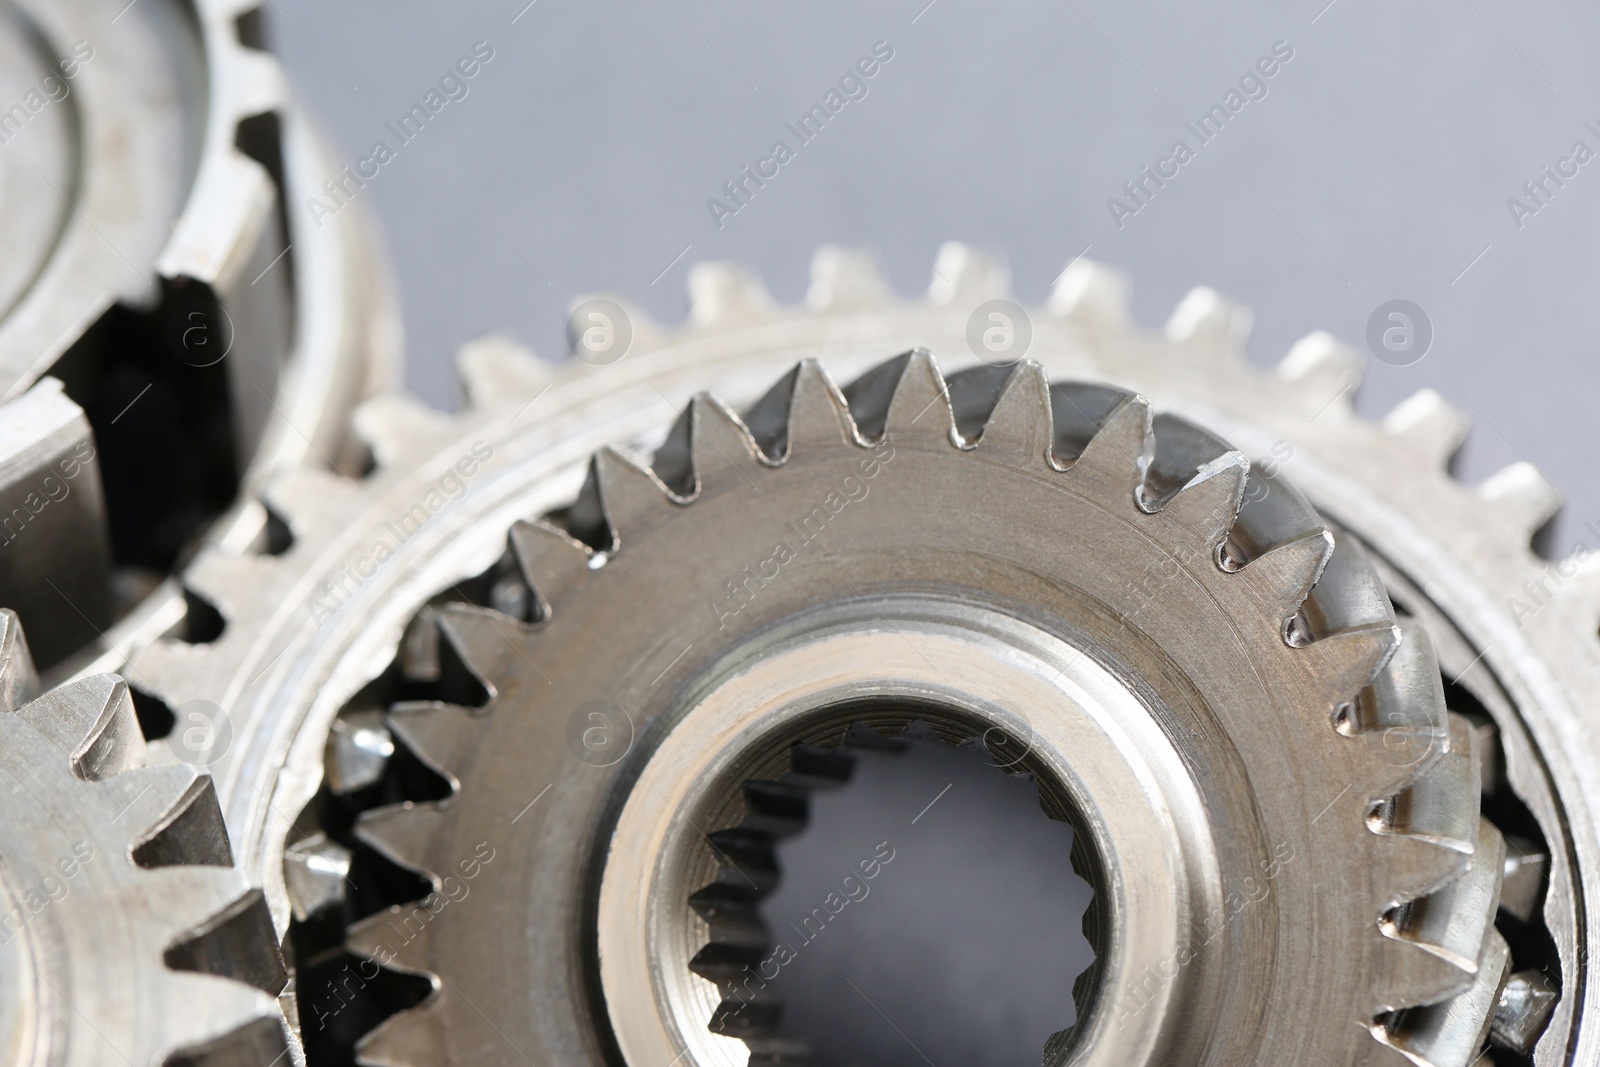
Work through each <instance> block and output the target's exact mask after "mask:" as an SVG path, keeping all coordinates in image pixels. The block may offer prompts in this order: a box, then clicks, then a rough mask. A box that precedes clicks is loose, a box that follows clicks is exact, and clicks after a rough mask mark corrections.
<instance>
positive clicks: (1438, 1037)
mask: <svg viewBox="0 0 1600 1067" xmlns="http://www.w3.org/2000/svg"><path fill="white" fill-rule="evenodd" d="M1510 969H1511V948H1510V946H1509V945H1507V944H1506V940H1505V938H1503V937H1501V936H1500V934H1499V933H1498V932H1495V931H1491V932H1490V935H1489V939H1488V942H1487V943H1486V944H1485V945H1484V950H1483V958H1482V959H1481V960H1480V961H1479V963H1478V969H1477V972H1476V974H1475V975H1474V977H1473V980H1472V985H1471V986H1470V987H1469V988H1468V989H1467V990H1466V991H1464V992H1462V993H1458V994H1456V995H1455V996H1453V997H1451V998H1449V999H1448V1000H1444V1001H1441V1002H1440V1003H1437V1004H1429V1005H1425V1006H1423V1007H1419V1008H1415V1009H1413V1010H1411V1011H1409V1012H1407V1013H1405V1015H1403V1016H1400V1017H1397V1018H1395V1019H1393V1020H1392V1021H1387V1024H1382V1023H1380V1024H1379V1025H1377V1026H1375V1027H1374V1028H1373V1035H1374V1036H1375V1037H1377V1039H1378V1040H1379V1041H1381V1042H1383V1043H1384V1044H1386V1045H1388V1046H1389V1047H1391V1048H1393V1049H1395V1050H1397V1051H1399V1052H1401V1053H1403V1054H1404V1055H1405V1057H1406V1058H1407V1059H1408V1060H1409V1061H1410V1062H1411V1063H1413V1064H1416V1065H1417V1067H1463V1065H1465V1064H1469V1063H1473V1062H1476V1060H1475V1058H1476V1057H1477V1055H1478V1053H1479V1051H1480V1050H1481V1049H1482V1048H1483V1044H1484V1042H1485V1041H1486V1040H1487V1039H1488V1037H1489V1024H1490V1022H1491V1021H1492V1020H1493V1018H1494V1013H1495V1007H1496V1006H1497V1005H1498V1003H1499V1001H1500V993H1501V991H1502V990H1503V989H1504V988H1505V984H1506V978H1507V977H1508V974H1509V972H1510Z"/></svg>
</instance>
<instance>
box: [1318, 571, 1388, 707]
mask: <svg viewBox="0 0 1600 1067" xmlns="http://www.w3.org/2000/svg"><path fill="white" fill-rule="evenodd" d="M1314 592H1315V591H1313V593H1314ZM1399 642H1400V633H1399V631H1398V630H1397V629H1396V628H1395V626H1394V625H1393V624H1392V623H1391V624H1388V625H1384V624H1381V623H1380V624H1377V625H1372V626H1364V627H1360V628H1358V629H1350V630H1340V631H1339V632H1338V633H1333V634H1328V635H1327V636H1325V637H1319V638H1317V639H1316V640H1314V641H1312V642H1311V643H1310V644H1307V645H1303V646H1301V647H1300V648H1299V649H1297V650H1296V651H1297V652H1298V654H1299V655H1301V656H1303V657H1305V659H1306V660H1307V661H1308V662H1309V661H1314V662H1315V666H1313V667H1311V668H1310V671H1309V673H1310V674H1311V676H1312V677H1315V678H1317V679H1318V685H1319V686H1320V687H1321V689H1322V692H1323V695H1324V697H1325V698H1326V699H1327V707H1328V711H1329V713H1330V714H1331V713H1332V711H1333V709H1334V708H1336V707H1337V706H1338V705H1340V704H1344V703H1348V702H1349V701H1352V700H1354V699H1355V698H1356V696H1357V694H1359V693H1360V692H1361V691H1362V690H1363V689H1365V688H1366V687H1367V686H1368V685H1370V684H1371V683H1372V680H1373V678H1374V677H1376V676H1377V674H1378V672H1379V671H1380V670H1381V669H1382V667H1383V665H1384V662H1385V661H1386V660H1388V659H1389V658H1390V657H1391V656H1392V655H1393V653H1394V650H1395V646H1396V645H1398V644H1399Z"/></svg>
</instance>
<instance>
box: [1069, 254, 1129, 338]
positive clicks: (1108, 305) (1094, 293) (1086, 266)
mask: <svg viewBox="0 0 1600 1067" xmlns="http://www.w3.org/2000/svg"><path fill="white" fill-rule="evenodd" d="M1129 306H1130V305H1129V300H1128V279H1127V278H1126V277H1125V276H1124V275H1122V274H1120V273H1118V272H1117V271H1114V270H1112V269H1111V268H1110V267H1107V266H1105V265H1104V264H1100V263H1096V262H1094V261H1093V260H1088V259H1082V258H1079V259H1076V260H1074V261H1073V262H1071V263H1069V264H1068V265H1067V269H1066V270H1064V271H1062V272H1061V274H1060V276H1059V277H1057V278H1056V283H1055V287H1054V289H1053V290H1052V291H1051V293H1050V310H1051V312H1053V313H1054V314H1057V315H1062V316H1065V317H1066V318H1069V319H1072V320H1074V321H1076V322H1080V323H1082V324H1084V325H1085V326H1089V327H1092V328H1094V329H1098V330H1116V331H1122V330H1126V329H1128V328H1129V326H1130V325H1131V324H1132V322H1133V317H1132V315H1131V313H1130V312H1129V310H1128V309H1129Z"/></svg>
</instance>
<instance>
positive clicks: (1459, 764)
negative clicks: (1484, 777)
mask: <svg viewBox="0 0 1600 1067" xmlns="http://www.w3.org/2000/svg"><path fill="white" fill-rule="evenodd" d="M1476 744H1477V738H1476V735H1475V734H1474V732H1473V729H1472V725H1471V724H1470V723H1469V722H1468V721H1467V720H1466V719H1464V718H1463V717H1461V716H1460V715H1450V716H1449V726H1448V729H1447V731H1446V733H1445V736H1444V740H1443V744H1442V745H1436V746H1435V747H1434V748H1433V749H1431V750H1429V751H1427V752H1422V753H1418V754H1416V755H1415V756H1412V755H1411V754H1410V753H1409V752H1408V753H1407V754H1406V759H1408V760H1414V761H1415V764H1416V766H1417V767H1419V768H1421V769H1420V770H1418V771H1417V772H1416V773H1415V777H1414V780H1413V781H1412V782H1411V784H1410V785H1408V786H1407V787H1406V788H1405V789H1404V790H1403V791H1402V792H1400V793H1399V794H1397V795H1395V796H1394V797H1392V798H1390V799H1388V800H1386V801H1384V802H1383V803H1382V804H1380V805H1378V806H1377V807H1376V809H1375V810H1374V813H1373V814H1372V815H1371V816H1369V818H1368V824H1369V825H1370V826H1372V828H1373V829H1375V830H1376V831H1377V832H1379V833H1384V834H1395V835H1403V836H1406V837H1412V838H1417V839H1419V840H1422V841H1426V842H1428V843H1430V844H1432V845H1435V846H1437V847H1438V848H1441V849H1448V850H1450V851H1453V852H1455V853H1457V854H1459V855H1470V854H1471V853H1472V851H1473V848H1474V847H1475V845H1476V843H1477V841H1478V838H1479V836H1480V829H1479V826H1478V821H1479V814H1478V809H1479V801H1478V798H1479V796H1480V795H1481V789H1480V779H1479V769H1478V754H1477V748H1476ZM1501 848H1502V849H1503V848H1504V845H1503V844H1502V845H1501ZM1439 862H1440V864H1441V866H1443V865H1444V863H1445V861H1444V860H1443V859H1441V860H1440V861H1439ZM1422 873H1423V874H1426V873H1427V872H1425V871H1424V872H1422ZM1501 873H1502V875H1503V873H1504V872H1503V871H1502V872H1501ZM1437 884H1443V883H1442V882H1440V883H1437Z"/></svg>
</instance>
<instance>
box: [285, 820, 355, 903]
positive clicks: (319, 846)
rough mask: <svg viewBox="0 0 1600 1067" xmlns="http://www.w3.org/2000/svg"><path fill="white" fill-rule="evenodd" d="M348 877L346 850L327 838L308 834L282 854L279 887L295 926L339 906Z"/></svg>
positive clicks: (343, 899) (348, 866)
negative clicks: (281, 877)
mask: <svg viewBox="0 0 1600 1067" xmlns="http://www.w3.org/2000/svg"><path fill="white" fill-rule="evenodd" d="M349 876H350V850H349V849H347V848H345V847H344V846H343V845H341V844H339V843H338V842H337V841H332V840H329V838H328V835H327V834H324V833H320V832H319V833H315V834H312V835H311V836H310V837H306V838H302V839H301V840H299V841H296V842H295V843H294V844H292V845H290V846H289V847H288V848H286V849H284V850H283V884H284V889H285V890H286V891H287V892H288V894H289V903H290V904H291V905H292V906H293V908H294V917H295V920H296V921H297V922H305V921H306V920H307V919H309V918H311V917H312V916H313V915H317V914H319V913H321V912H323V911H325V910H327V909H329V908H335V907H338V906H340V905H341V904H343V903H344V901H345V890H346V888H347V887H348V884H349V883H348V881H347V879H348V878H349Z"/></svg>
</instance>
